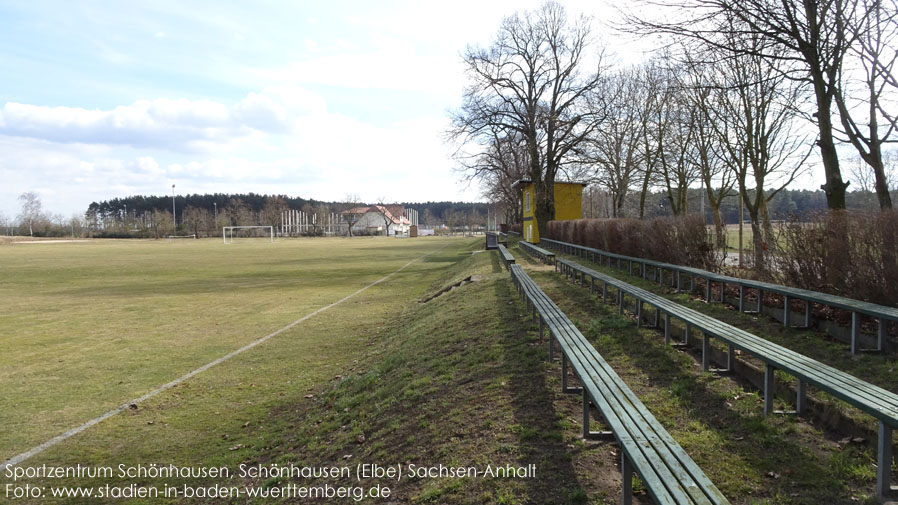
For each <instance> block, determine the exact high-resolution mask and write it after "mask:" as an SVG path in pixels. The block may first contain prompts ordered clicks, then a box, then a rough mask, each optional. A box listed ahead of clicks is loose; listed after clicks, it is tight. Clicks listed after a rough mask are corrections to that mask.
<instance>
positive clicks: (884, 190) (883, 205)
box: [873, 153, 892, 211]
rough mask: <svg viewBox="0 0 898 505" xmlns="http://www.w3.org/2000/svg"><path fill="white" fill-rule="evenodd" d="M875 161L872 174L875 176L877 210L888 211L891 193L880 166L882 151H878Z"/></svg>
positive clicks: (890, 207)
mask: <svg viewBox="0 0 898 505" xmlns="http://www.w3.org/2000/svg"><path fill="white" fill-rule="evenodd" d="M876 161H877V163H876V164H875V165H873V174H874V176H875V177H876V197H877V198H878V199H879V210H882V211H889V210H892V195H890V194H889V184H888V181H886V174H885V170H884V168H883V166H882V153H879V156H878V159H877V160H876ZM877 165H878V166H877Z"/></svg>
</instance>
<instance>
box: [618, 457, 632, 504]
mask: <svg viewBox="0 0 898 505" xmlns="http://www.w3.org/2000/svg"><path fill="white" fill-rule="evenodd" d="M620 473H621V481H622V482H621V497H620V502H621V505H633V467H631V466H630V462H629V461H627V455H626V453H624V451H623V449H621V451H620Z"/></svg>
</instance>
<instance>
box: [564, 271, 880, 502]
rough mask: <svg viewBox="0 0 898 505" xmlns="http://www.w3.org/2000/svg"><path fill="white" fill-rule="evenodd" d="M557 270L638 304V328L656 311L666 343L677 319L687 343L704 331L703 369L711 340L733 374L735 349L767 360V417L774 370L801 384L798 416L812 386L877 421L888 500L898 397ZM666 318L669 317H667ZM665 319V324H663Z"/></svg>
mask: <svg viewBox="0 0 898 505" xmlns="http://www.w3.org/2000/svg"><path fill="white" fill-rule="evenodd" d="M555 265H556V266H555V268H556V270H557V271H561V272H562V273H564V274H565V275H566V276H568V277H572V278H573V279H574V280H575V282H579V283H580V284H581V285H584V286H585V285H587V279H589V282H588V285H589V288H590V291H591V292H594V293H595V292H597V290H598V287H597V286H596V283H597V282H599V283H601V292H602V301H603V302H605V301H606V300H607V297H608V294H609V293H608V288H609V287H611V288H612V289H613V290H614V291H615V294H616V297H617V304H618V305H619V310H620V311H621V312H623V310H624V306H625V304H626V303H625V297H630V298H632V299H633V300H634V302H635V303H634V309H633V312H635V314H636V321H637V324H638V325H641V324H642V321H643V319H644V318H643V316H644V314H643V310H644V309H643V306H644V305H648V306H650V307H652V308H653V309H654V310H655V324H656V326H659V327H661V328H663V330H664V338H665V343H669V342H670V338H671V318H676V319H679V320H680V321H682V322H683V323H684V324H685V333H684V340H685V341H686V342H688V338H689V336H690V334H691V333H692V332H694V331H695V330H698V331H700V332H701V334H702V370H705V371H707V370H708V369H709V365H710V345H711V344H710V343H711V339H712V338H714V339H718V340H719V341H721V342H723V343H724V344H726V346H727V350H728V352H727V369H730V370H731V369H732V366H733V359H734V350H735V349H738V350H740V351H742V352H744V353H746V354H748V355H751V356H754V357H755V358H757V359H759V360H761V361H762V362H763V363H764V365H765V371H764V392H763V394H764V414H769V413H770V412H771V411H772V410H773V381H774V371H775V370H782V371H783V372H786V373H788V374H790V375H792V376H793V377H795V378H796V379H797V380H798V387H797V392H796V393H797V401H796V411H797V412H799V413H801V412H802V411H803V410H804V408H805V406H806V401H805V398H806V385H807V384H811V385H813V386H815V387H817V388H819V389H821V390H823V391H826V392H827V393H829V394H831V395H833V396H834V397H836V398H839V399H841V400H843V401H845V402H847V403H849V404H850V405H852V406H854V407H856V408H858V409H859V410H861V411H862V412H865V413H867V414H869V415H871V416H873V417H874V418H875V419H876V420H877V421H878V422H879V441H878V444H877V450H878V458H877V460H878V470H877V485H876V487H877V489H876V490H877V495H878V496H880V497H883V496H885V495H886V494H888V493H889V491H890V489H891V488H890V485H891V463H892V454H891V453H892V429H893V428H896V427H898V395H896V394H894V393H892V392H890V391H887V390H885V389H882V388H880V387H878V386H875V385H873V384H870V383H868V382H866V381H863V380H861V379H858V378H856V377H854V376H852V375H850V374H848V373H845V372H843V371H841V370H838V369H835V368H833V367H831V366H829V365H826V364H824V363H821V362H819V361H816V360H814V359H811V358H808V357H806V356H804V355H802V354H799V353H797V352H795V351H792V350H790V349H787V348H785V347H782V346H780V345H777V344H774V343H772V342H769V341H767V340H765V339H762V338H760V337H758V336H756V335H753V334H751V333H749V332H747V331H744V330H742V329H739V328H736V327H735V326H732V325H729V324H727V323H724V322H722V321H719V320H717V319H715V318H713V317H711V316H708V315H706V314H702V313H701V312H698V311H695V310H693V309H690V308H688V307H684V306H682V305H680V304H678V303H676V302H674V301H672V300H668V299H667V298H664V297H662V296H660V295H658V294H655V293H652V292H651V291H647V290H644V289H642V288H639V287H636V286H632V285H630V284H627V283H626V282H623V281H621V280H619V279H616V278H614V277H611V276H608V275H605V274H603V273H600V272H597V271H595V270H592V269H590V268H587V267H584V266H582V265H579V264H577V263H575V262H573V261H569V260H564V259H556V262H555ZM662 316H663V317H662ZM661 319H663V325H662V324H659V322H660V320H661Z"/></svg>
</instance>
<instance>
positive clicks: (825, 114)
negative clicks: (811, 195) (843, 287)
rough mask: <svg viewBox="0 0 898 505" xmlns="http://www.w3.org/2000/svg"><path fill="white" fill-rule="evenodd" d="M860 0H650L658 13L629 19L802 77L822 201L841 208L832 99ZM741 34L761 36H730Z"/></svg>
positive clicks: (643, 29) (645, 29)
mask: <svg viewBox="0 0 898 505" xmlns="http://www.w3.org/2000/svg"><path fill="white" fill-rule="evenodd" d="M861 1H862V0H683V1H679V2H660V1H655V0H650V1H648V2H645V3H647V4H648V5H650V6H651V7H652V11H653V12H655V13H658V14H659V17H655V16H652V18H653V19H649V17H648V16H644V15H639V16H635V15H630V16H628V21H629V23H630V25H631V26H632V27H635V29H636V30H637V31H639V32H643V33H645V32H649V33H659V32H661V33H669V34H673V35H675V36H680V37H688V38H691V39H695V40H698V41H700V42H702V43H703V44H706V45H709V46H711V47H715V48H717V49H720V50H723V51H727V52H729V53H730V54H732V55H734V56H738V55H750V56H755V57H759V58H761V59H762V60H763V61H766V62H767V63H768V64H771V65H774V64H775V67H774V68H777V69H779V70H780V71H782V72H783V73H784V75H787V76H788V77H789V78H792V79H796V80H800V81H802V82H806V83H808V84H809V85H810V86H811V89H812V91H813V96H814V98H815V105H816V106H815V112H814V113H813V114H812V117H813V121H814V122H816V125H817V129H818V131H819V134H818V138H817V145H818V146H819V148H820V157H821V160H822V162H823V168H824V172H825V177H826V182H825V184H823V185H822V186H821V188H822V189H823V190H824V192H825V193H826V199H827V205H828V206H829V208H831V209H844V208H845V190H846V187H847V186H848V184H847V183H846V182H844V181H843V180H842V173H841V171H840V168H839V158H838V155H837V153H836V140H835V136H834V129H833V112H834V111H833V105H834V100H835V97H836V94H837V92H838V91H839V75H840V73H841V71H842V66H843V63H844V60H845V55H846V53H847V52H848V50H849V48H850V47H851V45H852V44H853V43H855V41H856V39H857V33H856V31H854V30H853V28H852V25H851V23H849V22H848V20H850V19H855V17H856V16H858V15H859V2H861ZM673 9H676V10H677V13H676V14H675V15H674V16H673V17H668V18H666V19H665V20H663V21H659V20H657V19H659V18H660V16H661V15H670V14H671V11H672V10H673ZM667 19H672V21H668V20H667ZM743 38H747V39H755V40H758V41H760V43H757V44H754V43H753V44H734V43H733V42H734V41H736V40H739V39H743Z"/></svg>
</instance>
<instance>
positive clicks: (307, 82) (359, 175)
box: [0, 0, 641, 217]
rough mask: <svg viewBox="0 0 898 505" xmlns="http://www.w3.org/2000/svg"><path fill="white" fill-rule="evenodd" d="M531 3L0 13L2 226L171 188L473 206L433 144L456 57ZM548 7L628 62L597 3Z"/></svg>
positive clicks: (92, 6)
mask: <svg viewBox="0 0 898 505" xmlns="http://www.w3.org/2000/svg"><path fill="white" fill-rule="evenodd" d="M540 3H541V2H540V1H536V0H533V1H531V0H516V1H495V2H494V1H482V0H480V1H473V0H459V1H453V2H420V1H417V2H415V1H409V2H402V1H378V2H369V1H358V2H349V1H339V0H337V1H327V2H322V1H314V2H313V1H295V0H294V1H283V2H276V1H265V0H262V1H254V2H232V3H225V2H221V1H215V2H205V1H196V0H191V1H188V2H185V1H183V0H177V1H168V0H154V1H152V2H119V1H110V2H91V1H84V2H71V1H61V2H55V1H40V0H37V1H30V2H21V1H2V0H0V47H3V48H4V49H3V51H2V52H0V68H2V69H3V79H2V84H0V181H3V182H2V183H0V214H4V215H6V216H7V217H14V216H15V215H16V214H17V213H18V212H19V209H20V205H19V202H18V200H17V199H18V196H19V195H20V194H22V193H23V192H26V191H33V192H35V193H37V195H38V196H39V197H40V198H41V200H42V202H43V206H44V209H45V210H46V211H49V212H52V213H56V214H60V215H63V216H66V217H68V216H71V215H73V214H81V213H83V212H84V211H85V210H86V209H87V206H88V205H89V204H90V203H91V202H92V201H101V200H107V199H110V198H116V197H124V196H129V195H137V194H143V195H170V194H171V192H172V185H173V184H174V185H175V188H174V191H175V192H176V193H177V194H179V195H184V194H195V193H215V192H221V193H248V192H255V193H266V194H286V195H289V196H299V197H303V198H314V199H317V200H326V201H331V200H334V201H340V200H344V199H345V198H346V197H347V196H348V195H358V196H359V197H360V198H361V200H363V201H367V202H375V201H378V200H381V199H383V200H385V201H428V200H432V201H439V200H467V201H472V200H482V198H481V190H480V188H479V187H477V186H476V185H473V184H468V183H465V182H463V181H462V177H461V176H460V174H459V173H458V172H456V171H454V170H453V168H454V164H453V161H452V159H451V147H450V146H449V145H448V144H447V143H446V142H445V141H444V134H445V131H446V129H447V127H448V124H449V119H448V117H449V111H451V110H453V109H456V108H457V107H458V106H459V105H460V103H461V96H462V92H463V87H464V84H465V78H464V74H463V71H462V64H461V56H460V55H461V53H462V52H463V51H464V49H465V47H466V46H467V45H479V46H486V45H488V44H489V43H490V42H491V40H492V39H493V38H494V37H495V34H496V32H497V30H498V28H499V24H500V23H501V21H502V19H503V17H505V16H508V15H511V14H513V13H515V12H516V11H521V10H525V9H533V8H536V7H538V5H539V4H540ZM564 5H565V6H566V7H567V8H568V11H569V12H570V13H572V14H579V13H585V14H588V15H592V16H594V17H595V18H596V27H597V30H596V32H597V34H598V35H599V36H603V39H604V40H605V42H604V43H605V44H606V45H609V46H610V47H609V48H610V49H611V50H612V51H613V52H615V53H616V54H618V55H623V56H622V57H623V58H624V59H627V58H630V59H632V58H641V56H640V54H639V53H636V52H634V50H633V48H634V47H635V46H634V45H633V41H632V40H627V39H626V38H625V37H623V36H620V35H612V36H607V35H608V34H610V33H611V32H610V31H609V30H608V29H607V28H606V27H605V26H604V25H603V21H605V20H607V19H609V18H610V17H612V16H613V13H614V10H613V9H612V8H611V7H609V6H608V5H609V4H608V3H606V2H604V1H600V2H596V1H586V0H582V1H581V0H577V1H576V2H574V1H568V2H564ZM615 44H616V46H615ZM637 46H638V44H637Z"/></svg>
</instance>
